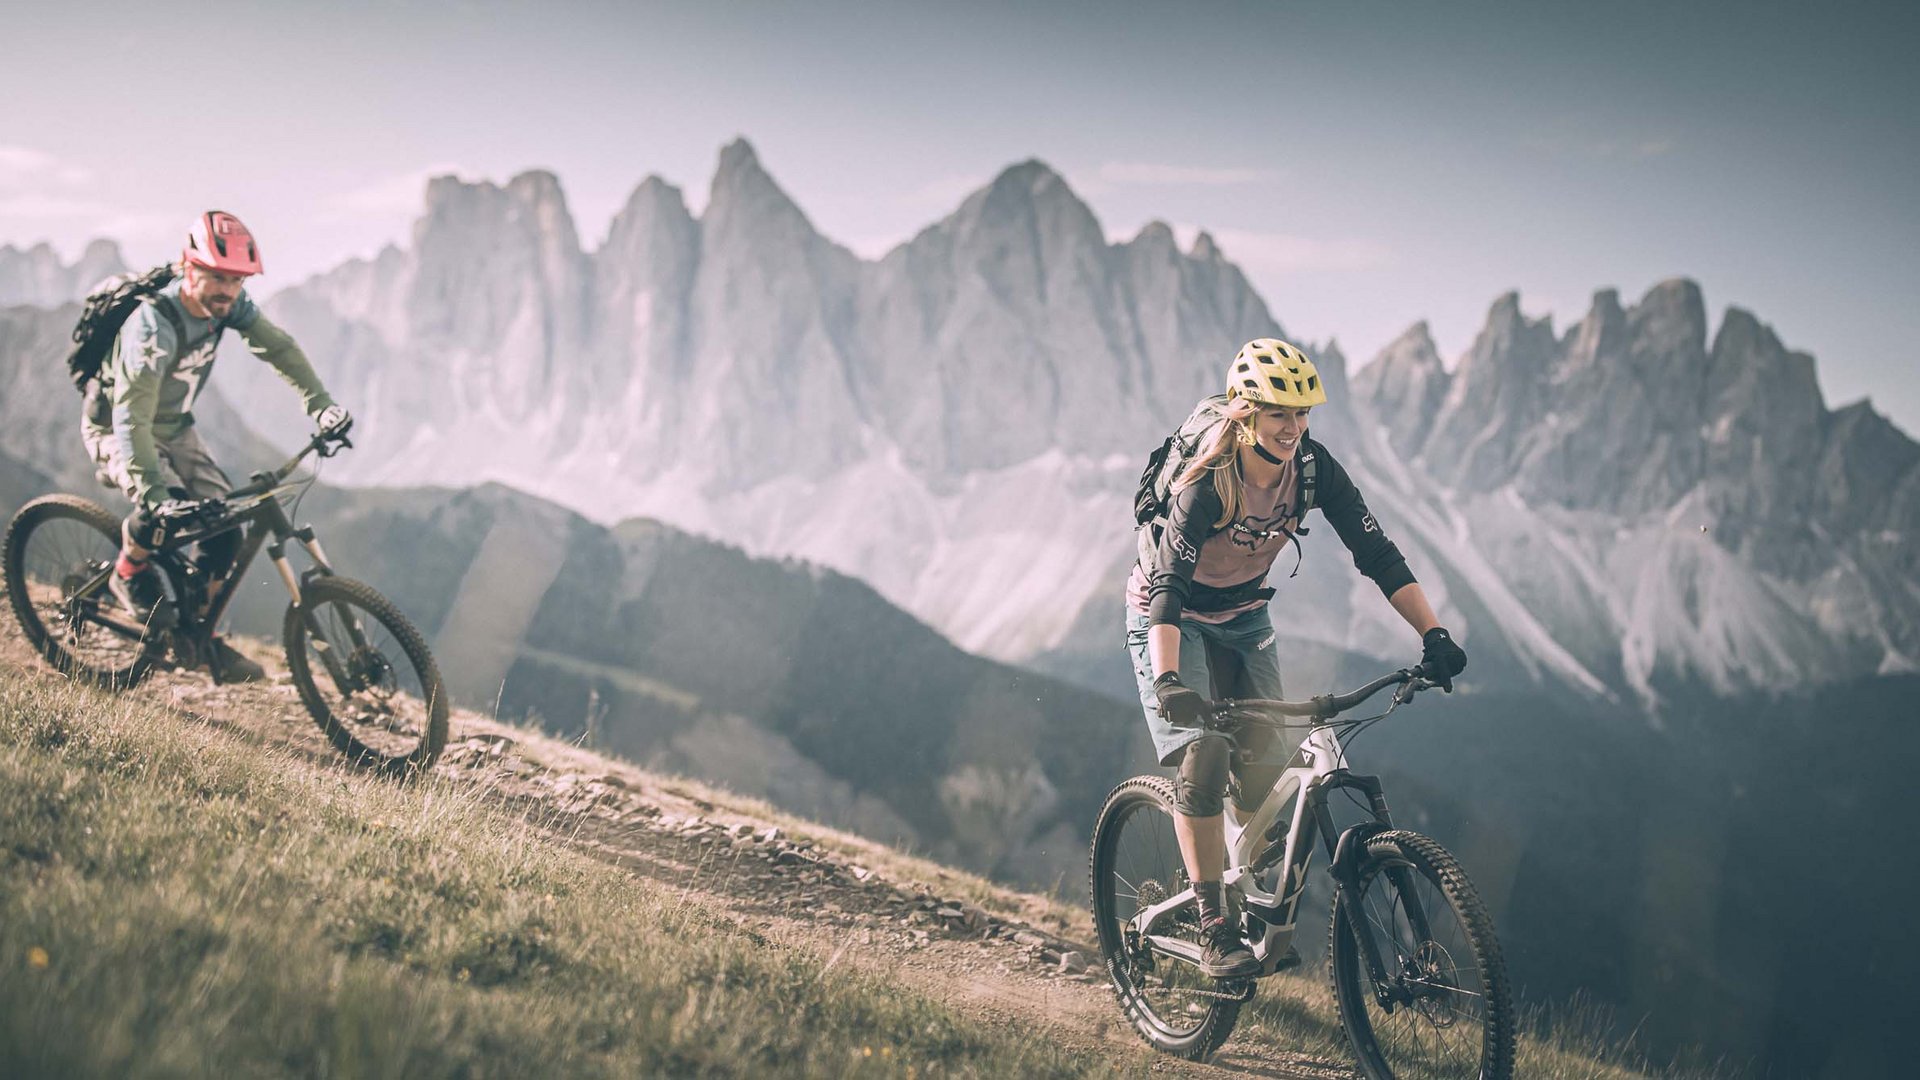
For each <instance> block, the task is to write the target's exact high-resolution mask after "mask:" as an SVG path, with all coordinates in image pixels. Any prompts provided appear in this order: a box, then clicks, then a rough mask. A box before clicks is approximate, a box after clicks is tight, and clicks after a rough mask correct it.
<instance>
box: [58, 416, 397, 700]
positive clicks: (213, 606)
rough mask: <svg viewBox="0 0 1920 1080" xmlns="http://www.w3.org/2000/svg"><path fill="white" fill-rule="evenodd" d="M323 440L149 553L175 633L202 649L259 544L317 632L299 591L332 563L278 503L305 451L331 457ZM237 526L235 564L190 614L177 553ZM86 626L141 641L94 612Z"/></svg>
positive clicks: (335, 663)
mask: <svg viewBox="0 0 1920 1080" xmlns="http://www.w3.org/2000/svg"><path fill="white" fill-rule="evenodd" d="M327 443H328V436H326V435H325V434H322V435H318V436H315V437H314V439H313V440H312V441H310V442H309V443H308V444H307V445H306V447H305V448H304V449H302V450H301V451H300V452H299V453H298V454H295V455H294V456H293V457H292V458H290V459H288V461H287V462H286V463H285V464H283V465H282V466H280V468H278V469H275V470H273V471H271V472H257V473H254V474H253V476H252V477H251V478H250V479H249V481H248V483H246V484H245V485H243V486H241V487H238V488H235V489H234V490H233V491H232V492H230V493H229V494H228V495H227V497H226V498H225V499H224V500H223V502H224V503H225V504H226V508H227V516H226V517H225V518H224V519H223V520H221V521H220V522H218V523H216V524H213V525H189V526H187V527H185V528H182V529H180V530H179V531H178V532H175V533H173V534H172V535H169V536H168V537H167V539H166V542H165V543H163V544H161V545H160V546H159V547H158V548H157V549H156V550H155V551H154V555H153V561H154V562H155V563H156V564H157V565H158V566H160V567H161V568H162V570H163V574H162V576H163V577H164V578H165V579H166V582H167V588H168V590H169V591H170V592H171V593H172V594H173V597H172V598H173V603H174V606H175V610H176V611H177V612H178V615H179V618H180V623H179V627H178V628H177V629H176V630H175V631H174V633H175V634H179V633H185V634H186V635H187V636H188V638H189V640H191V641H193V642H194V643H195V645H196V646H203V645H205V643H206V642H207V641H208V639H210V638H211V637H212V635H213V628H214V627H216V626H218V625H219V624H220V619H221V618H222V617H223V616H224V615H225V614H226V610H227V606H228V605H229V604H230V603H232V601H233V595H234V593H235V592H237V591H238V590H239V587H240V583H241V582H242V581H244V580H245V579H246V572H247V569H248V568H249V567H250V566H252V565H253V560H254V558H255V556H257V555H259V553H260V549H261V548H262V547H265V548H266V550H267V557H268V558H269V559H270V560H272V562H273V565H274V568H275V569H276V570H278V571H279V572H280V580H281V581H282V582H283V583H284V584H285V585H286V587H287V594H288V595H289V596H290V597H292V599H293V604H294V607H295V608H296V609H299V610H301V611H302V612H303V613H304V617H305V618H307V619H308V620H309V621H308V626H309V628H310V629H312V630H313V631H314V632H315V633H318V632H319V628H318V627H317V626H315V625H314V624H313V623H312V615H311V613H307V612H306V611H305V608H304V606H303V605H302V602H301V587H302V585H303V584H304V583H305V582H307V581H309V580H311V579H312V578H314V577H326V576H331V575H332V574H333V564H332V563H331V562H329V561H328V559H327V555H326V552H325V551H324V550H322V549H321V547H320V541H319V538H317V537H316V536H315V535H314V532H313V526H311V525H303V526H300V527H298V528H296V527H295V526H294V524H293V520H292V519H291V518H289V517H288V516H287V512H286V510H285V508H283V507H282V506H281V505H280V496H281V495H282V494H284V493H286V492H289V491H291V490H293V488H294V487H296V486H298V485H294V484H288V483H286V478H287V477H288V476H289V475H290V474H292V472H293V470H294V469H295V468H296V467H297V466H298V465H299V464H300V462H301V461H302V460H304V459H305V458H306V456H307V455H308V454H310V453H314V452H316V451H317V452H319V453H320V454H321V455H322V456H330V453H329V451H327V450H326V446H327ZM237 529H245V530H246V532H245V534H244V536H243V537H242V538H241V541H240V549H239V551H237V552H236V553H235V555H234V560H233V567H232V569H230V570H228V571H227V574H226V576H225V577H224V578H222V579H221V581H220V582H219V583H218V585H217V586H216V587H215V590H214V591H213V592H212V593H211V594H210V595H209V596H208V597H207V610H206V614H205V615H201V614H200V613H199V612H198V611H197V610H194V608H195V605H193V604H191V603H189V602H188V601H189V599H190V598H191V597H192V596H193V593H194V587H195V585H196V580H195V579H196V578H197V577H198V576H199V575H200V573H201V571H200V569H199V568H198V567H196V566H194V565H193V564H192V563H191V562H190V561H188V560H186V559H185V558H183V557H182V552H184V551H185V549H186V548H187V547H188V546H190V545H192V544H196V543H199V542H201V541H204V540H210V539H212V538H214V537H217V536H222V535H225V534H226V533H230V532H233V531H235V530H237ZM289 540H293V541H298V542H299V544H300V546H301V547H303V548H304V549H305V550H306V553H307V557H308V559H309V560H311V561H312V563H313V565H312V566H311V567H309V568H308V569H307V570H306V571H305V572H303V573H300V574H295V573H294V570H293V564H292V563H291V562H290V561H288V559H287V542H288V541H289ZM112 572H113V571H112V569H111V567H109V568H108V569H106V570H105V571H103V572H101V573H100V574H98V575H96V576H95V578H94V579H93V580H92V581H89V582H88V583H87V584H86V585H85V586H83V587H82V588H81V589H80V590H78V592H77V595H78V596H83V597H84V596H92V595H96V592H97V590H99V589H102V588H104V587H105V586H106V580H107V575H108V574H110V573H112ZM90 621H91V622H93V623H94V624H96V625H99V626H103V627H105V628H107V629H108V630H110V631H112V632H113V633H116V634H119V635H122V636H124V637H129V638H131V639H134V640H139V639H141V638H143V637H144V636H145V630H144V628H139V627H130V626H126V625H123V624H121V623H119V622H118V621H116V620H113V619H103V618H99V617H98V616H97V615H95V616H93V617H92V618H91V619H90ZM347 632H348V635H349V637H350V638H351V640H352V641H353V644H354V645H355V646H356V647H364V646H365V645H366V644H367V643H366V641H365V639H364V637H363V635H362V631H361V628H360V626H359V624H358V622H357V621H355V620H347ZM204 651H205V653H206V654H207V656H208V657H209V660H210V663H209V667H210V669H211V671H212V674H213V681H214V682H215V683H219V682H221V681H222V680H221V674H222V673H221V671H220V670H219V663H218V661H217V659H215V658H214V656H213V651H212V650H211V649H205V650H204ZM322 662H323V663H324V664H325V665H326V667H327V670H328V673H329V674H330V675H331V676H332V677H333V678H334V680H335V683H336V685H338V686H341V687H346V686H348V685H350V683H351V681H352V680H351V676H350V675H349V674H348V672H347V671H346V669H345V668H343V667H342V666H341V663H340V659H339V658H338V657H336V656H334V655H332V652H331V651H327V652H324V653H322Z"/></svg>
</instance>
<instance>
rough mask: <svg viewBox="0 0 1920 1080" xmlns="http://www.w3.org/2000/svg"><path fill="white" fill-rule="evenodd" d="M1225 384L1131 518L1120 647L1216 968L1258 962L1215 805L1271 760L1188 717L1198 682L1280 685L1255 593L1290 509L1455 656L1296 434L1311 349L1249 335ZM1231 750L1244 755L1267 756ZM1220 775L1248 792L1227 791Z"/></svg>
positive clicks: (1414, 591) (1455, 666)
mask: <svg viewBox="0 0 1920 1080" xmlns="http://www.w3.org/2000/svg"><path fill="white" fill-rule="evenodd" d="M1226 382H1227V393H1226V395H1225V396H1224V397H1213V398H1208V399H1207V400H1205V401H1203V402H1201V403H1200V405H1199V406H1198V407H1197V408H1196V409H1195V411H1194V414H1193V416H1192V417H1191V418H1189V420H1188V421H1187V423H1186V424H1183V425H1182V427H1181V433H1187V432H1189V431H1191V432H1194V433H1195V436H1194V440H1193V452H1192V456H1191V458H1188V459H1184V460H1178V459H1177V460H1176V461H1174V462H1170V463H1168V464H1167V465H1166V466H1165V468H1167V469H1170V470H1174V475H1173V477H1172V479H1171V482H1170V483H1169V484H1167V485H1166V487H1167V490H1166V499H1165V503H1164V505H1163V506H1161V507H1159V508H1158V509H1157V510H1156V511H1155V512H1154V516H1153V517H1151V518H1145V519H1144V520H1143V524H1142V527H1141V529H1140V533H1139V558H1138V560H1137V561H1136V562H1135V564H1134V568H1133V573H1132V575H1131V577H1130V578H1129V579H1128V581H1127V597H1126V599H1127V647H1128V651H1129V652H1130V653H1131V654H1132V658H1133V670H1134V676H1135V679H1136V681H1137V683H1138V686H1139V691H1140V702H1141V705H1142V706H1144V708H1145V710H1146V718H1147V725H1148V728H1149V730H1150V733H1151V735H1152V737H1153V743H1154V750H1155V752H1156V753H1157V754H1158V756H1159V759H1160V763H1161V764H1162V765H1170V766H1177V767H1178V769H1179V774H1178V776H1177V778H1176V780H1175V784H1174V793H1175V799H1174V809H1175V811H1176V812H1175V815H1174V836H1175V839H1176V841H1177V842H1178V844H1179V847H1180V855H1181V858H1182V861H1183V863H1184V864H1185V868H1186V872H1187V877H1188V879H1189V880H1190V881H1192V882H1193V889H1194V896H1195V899H1196V901H1197V906H1198V908H1199V915H1200V937H1201V943H1202V946H1203V954H1202V962H1201V965H1200V967H1201V970H1202V971H1203V972H1204V973H1205V974H1207V975H1208V976H1211V977H1214V978H1238V977H1242V976H1247V975H1251V974H1253V973H1254V972H1255V971H1256V970H1257V969H1258V966H1259V965H1258V962H1257V961H1256V960H1255V958H1254V955H1253V953H1252V951H1250V950H1249V949H1248V948H1247V945H1246V942H1245V941H1244V940H1242V938H1241V935H1240V931H1239V930H1238V929H1237V928H1236V927H1234V926H1233V924H1232V923H1231V922H1230V921H1229V920H1228V918H1227V912H1226V910H1225V908H1224V905H1223V897H1222V886H1221V876H1222V874H1223V872H1224V871H1225V869H1226V854H1227V849H1226V823H1225V819H1224V817H1223V815H1224V814H1225V813H1226V812H1228V811H1229V810H1233V811H1236V812H1237V820H1244V819H1245V818H1246V817H1248V816H1250V815H1251V814H1252V813H1253V812H1254V811H1255V810H1256V809H1257V808H1258V806H1259V802H1260V800H1261V799H1262V798H1264V797H1265V796H1266V794H1267V792H1268V790H1269V789H1271V788H1272V787H1273V784H1274V781H1275V779H1276V778H1277V777H1279V775H1280V773H1281V770H1282V768H1283V766H1282V765H1276V764H1272V763H1270V762H1269V763H1265V764H1249V763H1247V762H1246V761H1236V760H1235V757H1236V755H1234V754H1233V753H1232V749H1233V748H1232V744H1231V742H1230V740H1229V739H1228V738H1227V737H1226V735H1225V734H1223V733H1222V732H1220V731H1216V730H1210V729H1208V728H1206V727H1205V726H1203V724H1202V719H1203V718H1204V716H1205V715H1206V714H1207V712H1208V711H1209V710H1210V709H1211V708H1212V702H1210V701H1208V700H1207V698H1206V697H1205V696H1204V693H1203V691H1205V690H1206V689H1207V688H1208V687H1209V685H1210V684H1211V685H1212V686H1213V687H1214V688H1216V691H1217V692H1218V693H1220V694H1222V695H1223V696H1227V697H1234V698H1262V699H1277V698H1280V697H1281V696H1282V694H1281V689H1280V665H1279V659H1278V656H1277V655H1276V654H1277V653H1278V652H1279V646H1278V644H1277V643H1276V639H1275V633H1274V622H1273V617H1272V615H1271V613H1270V612H1269V610H1268V604H1267V602H1268V600H1269V599H1270V598H1271V597H1272V596H1273V595H1274V590H1273V589H1271V588H1268V587H1266V584H1265V583H1266V579H1267V572H1268V571H1269V570H1270V569H1272V567H1273V563H1274V560H1275V559H1276V558H1277V557H1278V556H1279V555H1280V553H1281V552H1282V551H1283V550H1285V549H1286V547H1287V545H1288V544H1289V543H1290V542H1292V543H1296V544H1297V541H1295V540H1294V537H1295V536H1296V535H1297V534H1300V533H1304V532H1305V531H1306V530H1305V529H1304V528H1301V518H1303V517H1304V516H1305V515H1306V513H1307V512H1308V511H1309V510H1310V509H1317V510H1319V511H1320V512H1321V513H1322V514H1323V515H1324V516H1325V517H1326V519H1327V521H1328V522H1329V523H1331V524H1332V525H1333V528H1334V531H1335V532H1336V533H1338V534H1339V536H1340V541H1341V543H1342V544H1344V545H1345V546H1346V548H1347V550H1348V551H1349V552H1350V553H1351V554H1352V555H1353V561H1354V565H1355V566H1356V567H1357V568H1358V569H1359V570H1360V572H1361V573H1362V574H1364V575H1366V576H1367V577H1368V578H1369V579H1371V580H1372V581H1373V582H1374V584H1375V585H1377V586H1378V587H1379V589H1380V591H1381V593H1382V594H1383V595H1384V596H1385V597H1386V598H1387V602H1388V603H1389V604H1391V605H1392V606H1393V609H1394V611H1396V612H1397V613H1399V615H1400V617H1401V618H1403V619H1405V620H1406V621H1407V623H1408V625H1410V626H1411V627H1413V629H1414V632H1416V633H1418V634H1420V635H1421V641H1422V645H1423V648H1424V653H1425V657H1424V659H1425V661H1426V662H1427V663H1429V664H1430V665H1432V667H1433V670H1435V671H1442V672H1444V673H1445V674H1446V676H1447V677H1448V678H1451V676H1453V675H1458V674H1459V673H1460V671H1461V669H1463V668H1464V667H1465V666H1466V662H1467V658H1466V654H1465V653H1464V652H1462V651H1461V649H1460V646H1458V645H1457V644H1455V643H1454V641H1453V639H1452V637H1451V635H1449V634H1448V633H1447V631H1446V630H1445V629H1444V628H1442V627H1441V626H1440V621H1439V619H1438V618H1437V617H1436V616H1435V615H1434V612H1433V608H1432V606H1431V605H1430V604H1429V603H1428V601H1427V596H1426V592H1425V591H1424V590H1423V589H1422V588H1421V587H1420V583H1419V582H1417V581H1415V580H1414V576H1413V572H1412V571H1411V570H1409V569H1408V568H1407V561H1406V559H1405V558H1404V557H1402V556H1401V554H1400V549H1399V548H1398V547H1397V546H1395V545H1394V543H1393V541H1391V540H1389V539H1387V536H1386V534H1385V533H1384V532H1382V531H1381V529H1380V525H1379V523H1378V522H1377V521H1375V520H1374V517H1373V515H1372V514H1370V513H1368V511H1367V504H1366V501H1365V500H1364V499H1362V498H1361V496H1360V490H1359V488H1358V487H1356V486H1355V485H1354V483H1353V480H1352V478H1351V477H1349V476H1348V475H1347V471H1346V470H1345V469H1343V468H1341V466H1340V463H1339V462H1337V461H1335V460H1334V459H1333V455H1331V454H1330V453H1328V452H1327V448H1326V447H1325V446H1322V445H1321V444H1319V443H1318V442H1315V441H1314V440H1312V439H1310V438H1308V437H1307V414H1308V412H1309V410H1311V409H1312V408H1313V407H1314V406H1315V405H1319V404H1323V403H1324V402H1325V401H1326V400H1327V394H1326V389H1325V388H1324V387H1323V386H1322V385H1321V383H1320V377H1319V372H1318V371H1316V370H1315V368H1314V365H1313V362H1312V361H1310V360H1308V359H1307V358H1306V356H1305V355H1304V354H1302V353H1301V352H1300V350H1299V349H1297V348H1295V347H1294V346H1292V345H1289V344H1288V343H1286V342H1284V341H1280V340H1278V339H1276V338H1260V339H1258V340H1255V341H1250V342H1248V343H1247V344H1246V345H1245V346H1243V347H1242V348H1241V349H1240V352H1239V354H1238V355H1236V356H1235V357H1234V358H1233V362H1232V364H1231V365H1229V367H1228V369H1227V380H1226ZM1181 433H1177V434H1176V438H1179V437H1180V434H1181ZM1169 445H1171V441H1170V444H1169ZM1152 467H1154V466H1150V468H1152ZM1447 685H1449V686H1450V685H1451V684H1450V683H1448V684H1447ZM1243 749H1245V750H1247V751H1248V753H1247V755H1246V757H1247V758H1248V759H1258V758H1261V757H1263V756H1265V755H1263V754H1262V753H1261V752H1260V750H1261V749H1262V748H1257V747H1243ZM1234 780H1237V781H1238V783H1237V784H1234V785H1233V786H1234V788H1235V790H1236V791H1237V792H1239V793H1244V795H1245V796H1246V797H1247V798H1248V799H1250V800H1251V802H1250V803H1249V804H1248V805H1244V806H1240V805H1232V803H1233V800H1232V799H1230V798H1229V797H1228V796H1229V786H1230V782H1231V781H1234Z"/></svg>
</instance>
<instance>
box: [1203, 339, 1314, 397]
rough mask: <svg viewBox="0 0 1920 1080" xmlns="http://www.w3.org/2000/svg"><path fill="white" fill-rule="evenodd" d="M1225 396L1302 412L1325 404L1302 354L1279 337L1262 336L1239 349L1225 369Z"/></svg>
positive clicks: (1304, 354)
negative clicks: (1309, 407) (1228, 366)
mask: <svg viewBox="0 0 1920 1080" xmlns="http://www.w3.org/2000/svg"><path fill="white" fill-rule="evenodd" d="M1227 397H1228V398H1230V399H1231V398H1236V397H1244V398H1247V399H1249V400H1251V401H1257V402H1259V403H1260V404H1262V405H1286V406H1289V407H1291V408H1296V409H1304V408H1307V407H1308V406H1312V405H1322V404H1325V403H1326V400H1327V391H1326V388H1325V387H1323V386H1321V385H1320V371H1319V369H1317V368H1315V367H1314V366H1313V361H1311V360H1309V359H1307V354H1306V353H1303V352H1301V351H1300V350H1299V349H1296V348H1294V347H1293V346H1291V345H1289V344H1287V343H1286V342H1284V341H1281V340H1280V339H1279V338H1270V337H1263V338H1255V339H1254V340H1252V341H1249V342H1247V343H1246V344H1245V345H1242V346H1240V352H1239V354H1238V355H1236V356H1235V357H1234V358H1233V366H1232V367H1230V368H1228V369H1227Z"/></svg>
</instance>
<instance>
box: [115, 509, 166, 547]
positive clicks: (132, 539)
mask: <svg viewBox="0 0 1920 1080" xmlns="http://www.w3.org/2000/svg"><path fill="white" fill-rule="evenodd" d="M120 532H121V535H122V536H123V537H124V538H125V539H126V541H127V542H128V543H130V544H132V545H133V546H134V547H137V548H142V549H144V550H147V551H152V550H153V549H154V548H157V547H159V546H160V522H159V521H158V520H156V519H155V518H154V516H153V512H152V511H151V510H148V509H147V508H146V507H145V506H136V507H134V508H133V513H131V514H128V515H127V519H126V521H124V522H122V523H121V525H120Z"/></svg>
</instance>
